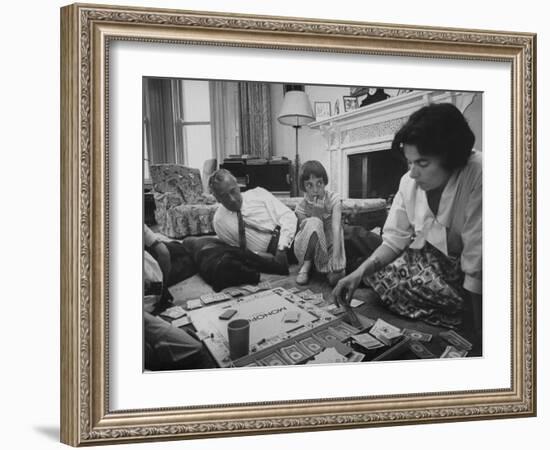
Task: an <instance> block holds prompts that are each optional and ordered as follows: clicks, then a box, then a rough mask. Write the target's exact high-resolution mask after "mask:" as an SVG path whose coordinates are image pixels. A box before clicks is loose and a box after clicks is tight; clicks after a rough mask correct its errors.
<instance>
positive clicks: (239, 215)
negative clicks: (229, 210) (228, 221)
mask: <svg viewBox="0 0 550 450" xmlns="http://www.w3.org/2000/svg"><path fill="white" fill-rule="evenodd" d="M237 220H238V221H239V247H240V248H241V250H245V249H246V233H245V228H244V220H243V214H242V213H241V211H240V210H239V211H237Z"/></svg>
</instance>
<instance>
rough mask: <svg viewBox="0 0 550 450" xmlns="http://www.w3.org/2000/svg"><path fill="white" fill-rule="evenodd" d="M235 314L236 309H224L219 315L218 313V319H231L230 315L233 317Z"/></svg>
mask: <svg viewBox="0 0 550 450" xmlns="http://www.w3.org/2000/svg"><path fill="white" fill-rule="evenodd" d="M235 314H237V310H236V309H226V310H225V311H224V312H222V313H221V314H220V315H219V317H218V318H219V319H220V320H229V319H231V317H233V316H234V315H235Z"/></svg>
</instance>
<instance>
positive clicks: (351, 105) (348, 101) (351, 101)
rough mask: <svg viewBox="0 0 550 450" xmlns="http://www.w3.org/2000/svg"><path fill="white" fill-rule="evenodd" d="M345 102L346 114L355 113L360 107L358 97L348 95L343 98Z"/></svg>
mask: <svg viewBox="0 0 550 450" xmlns="http://www.w3.org/2000/svg"><path fill="white" fill-rule="evenodd" d="M343 100H344V112H348V111H353V110H354V109H357V108H358V107H359V104H358V101H357V97H354V96H351V95H346V96H344V97H343Z"/></svg>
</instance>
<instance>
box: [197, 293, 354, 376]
mask: <svg viewBox="0 0 550 450" xmlns="http://www.w3.org/2000/svg"><path fill="white" fill-rule="evenodd" d="M227 309H235V310H236V311H237V313H236V314H235V315H234V316H233V317H232V318H231V320H234V319H247V320H248V321H249V322H250V353H249V355H248V357H244V358H241V361H240V363H239V362H238V361H237V362H235V361H231V360H230V358H229V344H228V338H227V324H228V322H229V321H228V320H222V319H220V318H219V316H220V315H221V314H222V313H223V312H224V311H226V310H227ZM188 314H189V317H190V319H191V321H192V322H193V325H194V327H195V328H196V330H197V332H198V334H199V336H201V338H202V340H203V342H204V343H205V345H206V346H207V348H208V349H209V350H210V353H211V354H212V356H213V357H214V359H215V360H216V362H217V363H218V365H219V366H220V367H229V366H232V365H238V366H240V365H250V364H249V363H250V361H253V360H255V359H256V358H255V355H257V356H258V357H261V356H265V355H268V354H269V353H270V352H269V349H270V348H276V347H277V346H281V345H283V344H284V343H286V342H290V341H294V340H295V339H296V338H297V337H299V336H303V335H304V334H309V333H311V332H315V331H319V330H324V329H327V328H329V327H330V326H331V325H336V324H339V326H342V327H343V326H344V325H340V324H341V322H342V321H341V319H338V318H337V317H335V316H334V315H332V314H331V313H329V312H327V311H325V310H323V309H321V308H319V307H317V306H315V305H313V304H311V303H309V302H308V301H307V300H303V299H302V298H300V297H299V296H297V295H295V294H293V293H291V292H289V291H287V290H285V289H283V288H275V289H269V290H266V291H262V292H258V293H256V294H252V295H248V296H246V297H241V298H237V299H231V300H227V301H225V302H223V303H218V304H215V305H211V306H205V307H203V308H200V309H197V310H193V311H189V313H188ZM289 317H292V320H291V321H288V318H289ZM346 326H347V325H346ZM347 327H348V328H350V327H349V326H347ZM353 331H354V330H353V329H351V331H350V332H353ZM235 363H237V364H235ZM286 364H290V363H288V362H287V363H286Z"/></svg>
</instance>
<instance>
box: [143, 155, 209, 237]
mask: <svg viewBox="0 0 550 450" xmlns="http://www.w3.org/2000/svg"><path fill="white" fill-rule="evenodd" d="M151 179H152V180H153V197H154V199H155V208H156V209H155V220H156V221H157V224H158V225H159V231H160V232H161V233H163V234H164V235H166V236H168V237H170V238H174V239H178V238H182V237H184V236H189V235H201V234H211V233H214V228H213V227H212V219H213V217H214V213H215V212H216V208H217V205H216V200H215V199H214V197H213V196H212V195H210V194H205V193H204V192H203V186H202V181H201V176H200V171H199V170H198V169H192V168H189V167H185V166H182V165H180V164H154V165H152V166H151Z"/></svg>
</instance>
